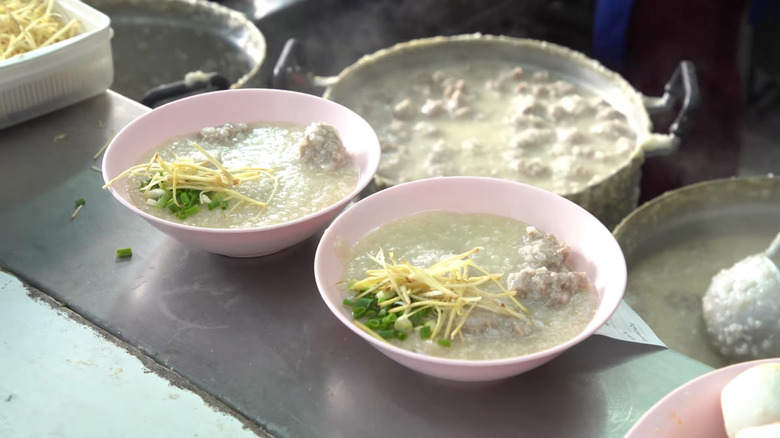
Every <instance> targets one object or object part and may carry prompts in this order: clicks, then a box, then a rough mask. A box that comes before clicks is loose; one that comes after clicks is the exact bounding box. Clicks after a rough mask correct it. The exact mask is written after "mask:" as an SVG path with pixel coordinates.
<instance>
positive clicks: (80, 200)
mask: <svg viewBox="0 0 780 438" xmlns="http://www.w3.org/2000/svg"><path fill="white" fill-rule="evenodd" d="M86 203H87V201H85V200H84V198H79V199H76V207H78V206H79V205H84V204H86Z"/></svg>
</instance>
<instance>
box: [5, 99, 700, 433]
mask: <svg viewBox="0 0 780 438" xmlns="http://www.w3.org/2000/svg"><path fill="white" fill-rule="evenodd" d="M146 111H148V109H147V108H145V107H142V106H140V105H138V104H137V103H135V102H133V101H131V100H129V99H126V98H124V97H122V96H120V95H118V94H115V93H113V92H107V93H105V94H103V95H101V96H98V97H95V98H92V99H90V100H87V101H85V102H82V103H80V104H77V105H75V106H72V107H69V108H66V109H64V110H61V111H58V112H55V113H53V114H49V115H46V116H43V117H41V118H38V119H36V120H33V121H30V122H27V123H24V124H21V125H17V126H14V127H11V128H8V129H6V130H2V131H0V183H1V184H0V187H3V189H2V190H1V191H0V268H2V269H4V270H7V271H9V272H11V273H13V274H15V275H17V276H18V277H20V278H21V279H23V280H24V281H26V282H28V283H30V284H31V285H33V286H35V287H37V288H38V289H40V290H42V291H43V292H45V293H47V294H49V295H51V296H52V297H54V298H55V299H57V300H59V301H61V302H63V303H64V304H66V305H67V306H68V307H70V308H71V309H73V310H75V311H76V312H78V313H80V314H81V315H83V316H84V317H86V318H87V319H89V320H91V321H92V322H94V323H96V324H97V325H99V326H101V327H103V328H104V329H106V330H108V331H109V332H111V333H113V334H115V335H117V336H118V337H120V338H121V339H123V340H125V341H127V342H129V343H130V344H133V345H135V346H137V347H139V348H140V349H141V350H142V351H143V352H145V353H146V354H148V355H149V356H151V357H152V358H153V359H154V360H156V361H157V362H159V363H161V364H162V365H164V366H166V367H168V368H170V369H172V370H174V371H176V372H178V373H179V374H181V375H182V376H184V377H186V378H187V379H189V380H190V381H191V382H192V383H194V384H195V385H197V386H198V387H200V388H201V389H203V390H204V391H206V392H208V393H210V394H212V395H213V396H215V397H216V398H218V399H220V400H222V401H223V402H224V403H226V404H228V405H229V406H231V407H233V408H234V409H235V410H237V411H238V412H240V413H241V414H243V415H244V416H246V417H247V418H249V419H250V420H252V421H254V422H256V423H257V424H259V425H260V426H262V427H263V428H264V429H265V430H267V431H268V432H269V433H271V434H272V435H276V436H281V437H340V436H344V437H355V436H368V435H371V436H380V437H384V436H390V437H392V436H447V437H473V436H491V437H502V436H513V437H517V436H533V437H611V436H615V437H619V436H623V435H624V434H625V432H626V431H627V430H628V429H629V427H630V426H631V425H632V424H633V423H634V422H635V421H636V420H637V419H638V418H639V417H640V416H641V415H642V414H643V413H644V412H645V411H646V410H647V409H648V408H650V407H651V406H652V405H653V404H654V403H655V402H656V401H658V400H659V399H660V398H662V397H663V396H664V395H666V394H667V393H668V392H670V391H671V390H672V389H674V388H675V387H677V386H679V385H680V384H682V383H684V382H687V381H688V380H690V379H692V378H694V377H696V376H698V375H701V374H703V373H705V372H707V371H709V370H710V368H709V367H707V366H705V365H703V364H701V363H699V362H696V361H694V360H692V359H689V358H687V357H684V356H682V355H680V354H678V353H676V352H673V351H670V350H665V349H659V348H658V347H650V346H645V345H639V344H632V343H627V342H622V341H617V340H612V339H608V338H603V337H600V336H594V337H592V338H590V339H589V340H587V341H586V342H584V343H583V344H581V345H579V346H577V347H576V348H574V349H572V350H570V351H569V352H567V353H565V354H563V355H562V356H560V357H559V358H557V359H555V360H554V361H552V362H551V363H549V364H547V365H544V366H542V367H541V368H538V369H536V370H533V371H531V372H529V373H526V374H524V375H521V376H518V377H515V378H512V379H508V380H504V381H499V382H493V383H485V384H462V383H454V382H446V381H439V380H434V379H432V378H428V377H426V376H423V375H420V374H417V373H415V372H413V371H410V370H407V369H406V368H403V367H401V366H400V365H397V364H396V363H395V362H393V361H391V360H389V359H387V358H386V357H384V356H383V355H381V354H380V353H379V352H377V351H375V350H374V349H372V348H371V347H370V346H368V344H366V343H365V342H363V341H361V340H360V339H359V338H358V337H356V336H355V335H354V334H353V333H351V332H349V331H348V330H347V329H346V328H345V327H343V326H342V325H341V323H340V322H338V321H337V320H336V319H335V318H334V317H332V315H331V314H330V313H329V311H328V309H327V308H326V306H325V305H324V303H323V302H322V300H321V299H320V297H319V293H318V292H317V288H316V285H315V283H314V276H313V272H312V263H313V258H314V250H315V248H316V245H317V240H316V238H312V239H310V240H308V241H306V242H304V243H302V244H299V245H297V246H296V247H294V248H291V249H288V250H286V251H283V252H281V253H278V254H275V255H271V256H267V257H262V258H255V259H231V258H226V257H222V256H217V255H212V254H207V253H203V252H201V251H198V250H191V249H188V248H186V247H184V246H182V245H181V244H179V243H178V242H176V241H174V240H172V239H170V238H168V237H166V236H164V235H162V234H161V233H160V232H158V231H157V230H156V229H154V228H152V226H151V225H148V224H147V223H146V222H144V221H143V220H142V219H140V218H138V217H136V216H135V215H133V214H131V213H130V212H128V211H127V210H126V209H125V208H124V207H122V206H121V205H120V204H119V203H118V202H116V201H115V200H114V199H113V198H112V197H111V195H110V194H109V193H108V192H107V191H105V190H103V189H101V185H102V177H101V175H100V173H99V172H97V171H95V170H91V169H90V166H91V165H97V166H99V160H97V161H93V158H92V157H93V155H94V154H95V153H96V152H97V151H98V150H99V149H100V148H101V147H102V146H103V145H104V144H105V142H106V140H107V139H108V138H109V137H110V135H111V132H112V131H117V130H119V129H121V127H122V126H124V125H126V124H127V123H129V122H130V121H131V120H132V119H133V118H135V117H138V116H139V115H141V114H143V113H144V112H146ZM77 198H84V199H85V200H86V205H85V206H84V208H83V210H81V212H80V214H79V215H78V216H77V217H76V218H75V219H74V220H71V218H70V216H71V214H72V213H73V210H74V201H75V200H76V199H77ZM122 247H132V249H133V257H132V258H130V259H127V260H125V259H121V260H120V259H117V258H116V257H115V251H116V249H117V248H122Z"/></svg>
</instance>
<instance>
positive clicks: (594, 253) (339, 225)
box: [314, 177, 626, 381]
mask: <svg viewBox="0 0 780 438" xmlns="http://www.w3.org/2000/svg"><path fill="white" fill-rule="evenodd" d="M427 211H445V212H453V213H484V214H493V215H498V216H503V217H507V218H511V219H515V220H519V221H522V222H524V223H527V224H529V225H533V226H535V227H537V228H539V229H540V230H542V231H545V232H547V233H552V234H553V235H555V236H556V237H557V239H558V240H559V241H560V242H565V243H567V244H568V245H569V247H570V250H571V252H570V255H569V262H570V263H571V268H572V270H574V271H584V272H586V273H587V274H588V277H589V278H590V279H591V280H592V281H593V283H594V284H595V286H596V288H597V290H598V294H599V303H598V307H597V309H596V312H595V315H594V316H593V318H592V319H591V321H590V322H589V323H588V325H587V326H586V328H585V329H584V330H583V331H582V332H580V333H579V334H578V335H576V336H575V337H573V338H571V339H569V340H568V341H566V342H563V343H561V344H559V345H556V346H554V347H552V348H548V349H546V350H543V351H539V352H536V353H532V354H527V355H523V356H518V357H511V358H506V359H492V360H456V359H445V358H439V357H433V356H428V355H424V354H420V353H416V352H412V351H407V350H404V349H401V348H399V347H396V346H394V345H392V344H390V343H388V342H384V341H381V340H379V339H377V338H375V337H373V336H371V335H369V334H368V333H366V332H365V331H363V330H361V329H360V328H359V327H358V326H356V325H355V324H354V323H353V321H352V314H351V312H350V309H349V308H348V307H346V306H344V304H343V299H344V289H343V284H342V283H341V282H343V280H345V279H344V278H343V275H344V274H343V272H344V267H345V264H346V259H347V257H348V256H349V254H348V253H349V248H351V247H353V246H354V245H355V244H356V243H357V242H358V241H359V240H360V239H361V238H363V237H364V236H365V235H367V234H368V233H370V232H372V231H373V230H375V229H377V228H378V227H380V226H381V225H383V224H385V223H388V222H391V221H394V220H396V219H400V218H403V217H407V216H410V215H414V214H417V213H421V212H427ZM314 275H315V279H316V282H317V287H318V288H319V291H320V294H321V296H322V299H323V300H324V301H325V303H326V304H327V306H328V307H329V308H330V310H331V311H332V312H333V314H334V315H335V316H336V318H338V319H339V320H340V321H341V322H342V323H343V324H344V325H345V326H347V327H348V328H349V329H350V330H352V331H353V332H354V333H355V334H356V335H357V336H359V337H360V338H362V339H363V340H365V341H366V342H368V343H369V344H371V345H372V346H373V347H375V348H376V349H377V350H379V351H380V352H382V353H383V354H385V355H387V356H388V357H390V358H391V359H393V360H395V361H397V362H398V363H400V364H402V365H404V366H407V367H409V368H411V369H413V370H416V371H418V372H421V373H424V374H428V375H431V376H434V377H438V378H443V379H449V380H459V381H489V380H496V379H501V378H506V377H510V376H514V375H517V374H521V373H523V372H526V371H528V370H531V369H533V368H536V367H538V366H540V365H542V364H544V363H546V362H548V361H550V360H552V359H554V358H555V357H557V356H558V355H560V354H561V353H563V352H564V351H566V350H568V349H569V348H571V347H573V346H574V345H576V344H578V343H580V342H582V341H583V340H585V339H586V338H588V337H589V336H590V335H592V334H593V333H594V332H595V331H596V330H598V329H599V328H600V327H601V326H602V325H604V324H605V323H606V322H607V320H608V319H609V318H610V317H611V316H612V314H613V313H614V312H615V310H616V309H617V308H618V306H619V305H620V301H621V299H622V297H623V293H624V291H625V286H626V264H625V259H624V258H623V253H622V252H621V249H620V246H619V245H618V244H617V242H616V240H615V239H614V237H613V236H612V234H611V233H610V232H609V230H608V229H607V228H606V227H605V226H604V225H603V224H602V223H601V222H600V221H599V220H598V219H596V218H595V217H594V216H593V215H591V214H590V213H588V212H587V211H586V210H585V209H583V208H582V207H580V206H578V205H577V204H575V203H573V202H571V201H569V200H567V199H566V198H563V197H562V196H560V195H557V194H554V193H551V192H548V191H545V190H542V189H539V188H537V187H533V186H530V185H527V184H522V183H517V182H512V181H507V180H499V179H494V178H484V177H443V178H433V179H425V180H419V181H413V182H409V183H404V184H400V185H397V186H393V187H390V188H387V189H384V190H382V191H379V192H377V193H375V194H373V195H371V196H368V197H366V198H364V199H362V200H360V201H359V202H357V203H356V204H355V205H353V206H351V207H350V208H349V209H347V210H346V211H345V212H344V213H343V214H341V215H340V216H339V217H338V218H336V220H334V221H333V223H332V224H331V225H330V226H329V227H328V228H327V229H326V230H325V232H324V234H323V236H322V239H321V240H320V243H319V245H318V247H317V252H316V255H315V259H314Z"/></svg>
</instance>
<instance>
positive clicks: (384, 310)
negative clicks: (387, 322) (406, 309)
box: [376, 307, 387, 316]
mask: <svg viewBox="0 0 780 438" xmlns="http://www.w3.org/2000/svg"><path fill="white" fill-rule="evenodd" d="M376 315H377V316H385V315H387V307H382V308H381V309H379V313H377V314H376Z"/></svg>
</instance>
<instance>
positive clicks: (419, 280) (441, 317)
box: [351, 248, 533, 339]
mask: <svg viewBox="0 0 780 438" xmlns="http://www.w3.org/2000/svg"><path fill="white" fill-rule="evenodd" d="M477 252H479V248H474V249H471V250H470V251H467V252H465V253H463V254H458V255H455V256H452V257H449V258H447V259H445V260H442V261H440V262H438V263H435V264H434V265H432V266H429V267H427V268H423V267H418V266H414V265H412V264H410V263H409V262H406V261H401V262H400V263H399V262H398V261H396V259H395V257H394V256H393V253H392V252H390V254H389V257H388V258H389V260H388V258H385V256H384V252H383V251H382V250H380V251H379V252H378V253H377V254H376V256H372V255H369V257H370V258H371V259H372V260H373V261H375V262H376V263H377V264H378V265H379V266H380V268H379V269H371V270H368V271H366V278H364V279H362V280H359V281H357V282H355V283H353V284H352V285H351V288H352V289H353V290H355V291H363V292H361V293H360V294H359V295H358V296H357V298H359V297H362V296H365V295H368V294H377V293H380V292H383V293H386V294H388V298H387V299H385V300H383V301H381V302H380V304H379V305H380V306H382V307H384V306H390V307H389V313H396V314H399V315H401V316H399V318H408V317H409V316H411V315H412V314H414V313H415V312H418V311H420V310H422V309H425V308H431V309H433V310H434V311H435V313H436V325H435V327H434V328H433V333H432V335H431V337H432V338H435V337H437V336H441V337H443V338H445V339H454V338H455V337H456V336H457V335H458V334H459V333H460V330H461V328H462V327H463V325H464V324H465V322H466V319H467V318H468V317H469V314H470V313H471V311H472V310H474V309H475V308H479V309H483V310H487V311H489V312H493V313H496V314H499V315H506V316H510V317H514V318H518V319H521V320H526V321H528V322H529V323H531V324H533V322H532V321H531V319H530V317H529V315H528V314H529V311H528V309H526V308H525V306H523V305H522V304H521V303H520V302H518V301H517V300H516V299H515V298H514V295H515V293H516V292H515V291H510V290H507V289H506V288H505V287H504V286H503V285H502V284H501V283H500V282H499V280H500V279H501V277H502V275H503V274H491V273H489V272H487V271H486V270H485V269H484V268H482V267H481V266H479V265H477V264H476V263H474V260H473V259H472V258H471V256H472V255H474V254H475V253H477ZM469 268H473V269H474V270H476V271H478V272H479V273H481V274H483V275H478V276H473V275H470V273H469ZM487 284H494V285H496V286H497V287H498V289H499V291H498V292H489V291H487V290H486V289H483V288H482V286H486V285H487ZM499 298H508V299H509V303H510V305H511V307H510V305H505V304H504V303H502V302H501V301H499Z"/></svg>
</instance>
